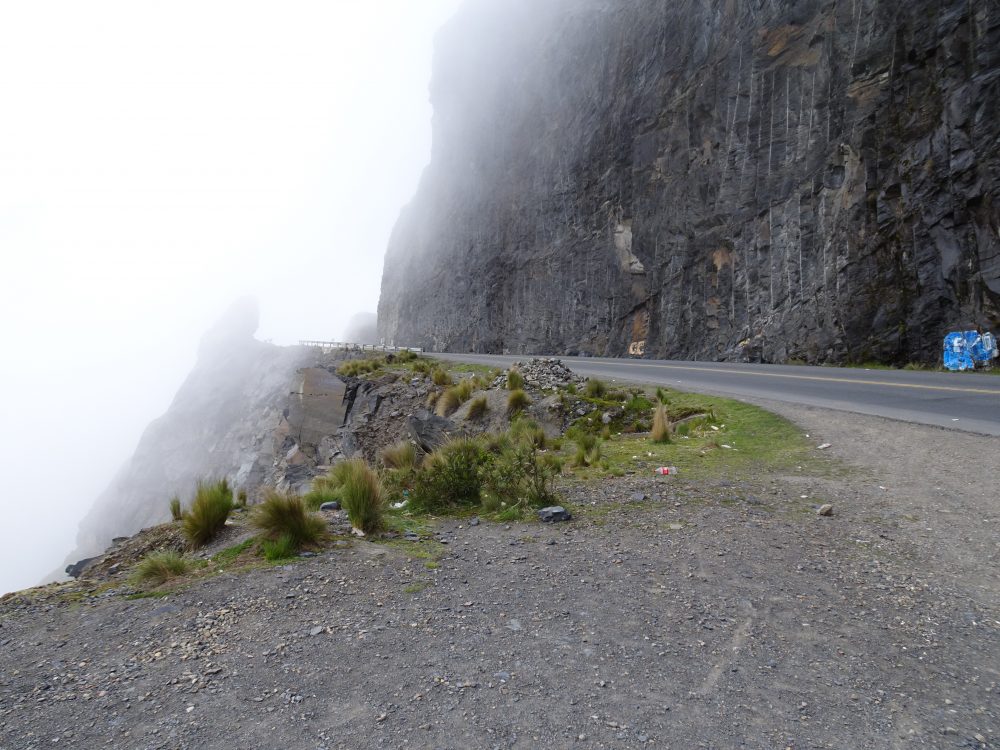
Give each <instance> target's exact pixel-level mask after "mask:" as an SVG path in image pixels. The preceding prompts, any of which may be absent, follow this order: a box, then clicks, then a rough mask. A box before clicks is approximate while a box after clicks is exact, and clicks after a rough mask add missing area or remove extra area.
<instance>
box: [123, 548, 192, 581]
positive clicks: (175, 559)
mask: <svg viewBox="0 0 1000 750" xmlns="http://www.w3.org/2000/svg"><path fill="white" fill-rule="evenodd" d="M193 567H194V564H193V563H192V562H191V561H190V560H188V559H187V558H185V557H182V556H181V555H179V554H178V553H177V552H175V551H174V550H164V551H163V552H151V553H150V554H148V555H146V556H145V557H144V558H143V559H142V560H141V561H140V562H139V564H138V565H136V567H135V573H133V575H132V580H133V581H135V582H136V583H141V584H146V585H150V586H159V585H160V584H162V583H166V582H167V581H169V580H170V579H171V578H178V577H180V576H183V575H187V574H188V573H190V572H191V569H192V568H193Z"/></svg>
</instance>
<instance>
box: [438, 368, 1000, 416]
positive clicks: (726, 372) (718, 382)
mask: <svg viewBox="0 0 1000 750" xmlns="http://www.w3.org/2000/svg"><path fill="white" fill-rule="evenodd" d="M432 356H435V357H440V358H441V359H449V360H454V361H459V362H473V363H480V364H487V365H491V366H495V367H507V366H508V365H510V364H511V363H513V362H517V361H519V360H525V359H530V357H529V356H527V355H520V356H498V355H484V354H434V355H432ZM560 359H562V361H563V363H564V364H566V365H567V366H568V367H570V368H571V369H572V370H573V371H574V372H576V373H577V374H579V375H583V376H591V377H598V378H601V379H603V380H609V381H610V380H618V381H624V382H629V383H642V384H650V385H662V386H664V387H666V386H669V387H671V388H676V389H678V390H685V391H695V392H699V393H710V394H718V395H726V396H733V397H735V398H744V399H767V400H772V401H784V402H787V403H793V404H808V405H810V406H819V407H824V408H827V409H838V410H841V411H850V412H857V413H859V414H871V415H874V416H880V417H889V418H891V419H900V420H903V421H905V422H915V423H918V424H928V425H937V426H939V427H946V428H949V429H956V430H964V431H966V432H976V433H981V434H985V435H1000V376H997V375H988V374H983V373H948V372H920V371H909V370H863V369H854V368H840V367H804V366H801V367H800V366H790V365H749V364H730V363H719V362H683V361H676V360H648V359H641V360H639V359H602V358H595V357H561V358H560Z"/></svg>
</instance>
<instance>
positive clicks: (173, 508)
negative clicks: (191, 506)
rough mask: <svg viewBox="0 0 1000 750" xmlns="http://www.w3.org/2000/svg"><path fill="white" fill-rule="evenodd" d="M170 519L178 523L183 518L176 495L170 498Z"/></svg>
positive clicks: (179, 500)
mask: <svg viewBox="0 0 1000 750" xmlns="http://www.w3.org/2000/svg"><path fill="white" fill-rule="evenodd" d="M170 517H171V518H172V519H173V520H175V521H180V520H181V519H182V518H183V517H184V512H183V511H182V510H181V499H180V498H179V497H177V495H174V496H173V497H172V498H170Z"/></svg>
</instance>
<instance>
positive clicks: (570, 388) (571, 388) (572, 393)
mask: <svg viewBox="0 0 1000 750" xmlns="http://www.w3.org/2000/svg"><path fill="white" fill-rule="evenodd" d="M566 393H568V394H569V395H570V396H575V395H576V383H574V382H572V381H571V382H570V383H569V385H567V386H566Z"/></svg>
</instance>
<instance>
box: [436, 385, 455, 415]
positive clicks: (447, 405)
mask: <svg viewBox="0 0 1000 750" xmlns="http://www.w3.org/2000/svg"><path fill="white" fill-rule="evenodd" d="M461 405H462V399H461V397H460V396H459V393H458V389H457V388H454V387H452V388H448V389H446V390H445V391H444V392H443V393H442V394H441V396H440V397H439V398H438V400H437V404H436V405H435V407H434V413H435V414H437V415H438V416H439V417H447V416H449V415H450V414H451V413H452V412H453V411H455V409H457V408H458V407H459V406H461Z"/></svg>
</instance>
